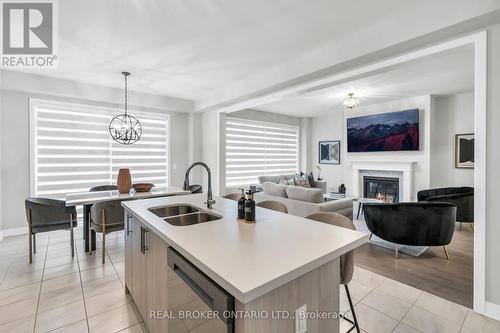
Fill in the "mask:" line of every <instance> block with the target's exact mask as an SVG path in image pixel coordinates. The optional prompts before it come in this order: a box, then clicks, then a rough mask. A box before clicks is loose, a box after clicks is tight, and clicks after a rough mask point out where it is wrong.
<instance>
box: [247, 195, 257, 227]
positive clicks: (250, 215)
mask: <svg viewBox="0 0 500 333" xmlns="http://www.w3.org/2000/svg"><path fill="white" fill-rule="evenodd" d="M245 221H247V222H255V201H254V200H253V192H252V191H247V199H246V200H245Z"/></svg>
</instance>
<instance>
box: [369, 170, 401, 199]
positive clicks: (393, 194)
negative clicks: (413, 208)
mask: <svg viewBox="0 0 500 333" xmlns="http://www.w3.org/2000/svg"><path fill="white" fill-rule="evenodd" d="M363 192H364V193H363V194H364V195H363V197H364V198H374V199H379V200H382V201H384V202H390V203H396V202H399V178H390V177H372V176H364V177H363Z"/></svg>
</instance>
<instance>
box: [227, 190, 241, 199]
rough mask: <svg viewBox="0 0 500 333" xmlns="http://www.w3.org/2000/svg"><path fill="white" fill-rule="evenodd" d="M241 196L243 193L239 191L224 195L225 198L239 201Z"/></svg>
mask: <svg viewBox="0 0 500 333" xmlns="http://www.w3.org/2000/svg"><path fill="white" fill-rule="evenodd" d="M240 196H241V194H240V193H237V192H234V193H229V194H226V195H225V196H224V198H225V199H229V200H234V201H238V200H239V199H240Z"/></svg>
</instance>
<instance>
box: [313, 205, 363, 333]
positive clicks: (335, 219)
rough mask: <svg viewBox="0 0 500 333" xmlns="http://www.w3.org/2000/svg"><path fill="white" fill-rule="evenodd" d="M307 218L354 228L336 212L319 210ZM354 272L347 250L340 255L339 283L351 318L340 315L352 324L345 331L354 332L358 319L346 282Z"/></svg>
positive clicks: (351, 259)
mask: <svg viewBox="0 0 500 333" xmlns="http://www.w3.org/2000/svg"><path fill="white" fill-rule="evenodd" d="M306 218H307V219H311V220H315V221H319V222H323V223H327V224H331V225H334V226H337V227H342V228H346V229H351V230H356V228H355V227H354V223H352V221H351V220H349V219H348V218H347V217H345V216H344V215H340V214H338V213H332V212H319V213H313V214H311V215H308V216H306ZM353 273H354V251H349V252H347V253H346V254H343V255H341V256H340V284H343V285H344V288H345V293H346V295H347V300H348V301H349V308H350V309H351V313H352V318H353V320H351V319H349V318H347V317H346V316H345V315H341V316H340V317H341V318H343V319H345V320H347V321H348V322H350V323H351V324H352V325H353V326H352V327H351V328H350V329H349V330H348V331H347V332H346V333H349V332H351V331H352V330H353V329H356V332H358V333H359V332H360V330H359V324H358V319H357V317H356V312H355V311H354V305H353V304H352V298H351V293H350V291H349V287H348V284H349V282H351V280H352V275H353Z"/></svg>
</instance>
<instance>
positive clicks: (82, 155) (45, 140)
mask: <svg viewBox="0 0 500 333" xmlns="http://www.w3.org/2000/svg"><path fill="white" fill-rule="evenodd" d="M30 104H31V111H30V124H31V125H30V126H31V129H30V132H31V133H30V134H31V154H30V155H31V159H32V160H31V192H32V195H35V196H42V197H54V198H62V199H64V197H65V194H66V193H70V192H81V191H88V190H89V188H91V187H92V186H95V185H104V184H115V183H116V177H117V175H118V170H119V169H120V168H129V169H130V172H131V174H132V181H133V182H151V183H154V184H155V185H156V186H167V184H168V151H169V149H168V147H169V146H168V115H164V114H159V113H153V112H151V113H144V112H142V113H140V112H136V111H132V112H131V113H132V114H134V115H137V117H138V118H139V119H140V121H141V124H142V128H143V134H142V137H141V140H139V141H138V142H136V143H134V144H133V145H130V146H124V145H120V144H118V143H116V142H114V141H113V139H111V137H110V135H109V132H108V124H109V122H110V120H111V118H112V117H113V116H114V115H116V114H118V113H121V112H122V110H119V109H110V108H104V107H98V106H89V105H77V104H68V103H60V102H52V101H42V100H31V101H30Z"/></svg>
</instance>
